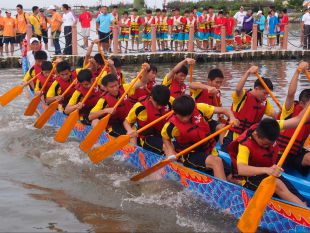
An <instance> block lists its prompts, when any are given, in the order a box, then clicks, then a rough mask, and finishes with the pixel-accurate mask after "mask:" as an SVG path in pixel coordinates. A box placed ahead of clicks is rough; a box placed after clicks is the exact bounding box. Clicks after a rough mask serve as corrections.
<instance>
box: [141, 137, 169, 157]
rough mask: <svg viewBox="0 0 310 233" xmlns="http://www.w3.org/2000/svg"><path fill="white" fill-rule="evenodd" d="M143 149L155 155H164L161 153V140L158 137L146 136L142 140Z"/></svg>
mask: <svg viewBox="0 0 310 233" xmlns="http://www.w3.org/2000/svg"><path fill="white" fill-rule="evenodd" d="M142 147H143V148H144V149H146V150H148V151H152V152H154V153H156V154H160V155H162V154H164V151H163V138H162V137H161V136H160V135H147V136H145V138H144V140H143V146H142Z"/></svg>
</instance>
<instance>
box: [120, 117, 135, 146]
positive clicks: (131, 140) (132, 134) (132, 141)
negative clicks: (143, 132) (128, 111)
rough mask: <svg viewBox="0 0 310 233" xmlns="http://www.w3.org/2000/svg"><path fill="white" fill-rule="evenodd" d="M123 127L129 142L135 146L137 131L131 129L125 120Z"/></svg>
mask: <svg viewBox="0 0 310 233" xmlns="http://www.w3.org/2000/svg"><path fill="white" fill-rule="evenodd" d="M123 125H124V128H125V129H126V131H127V135H129V136H130V142H131V143H132V144H134V145H136V144H137V137H138V134H137V131H136V130H135V129H133V128H132V127H131V125H130V124H129V122H128V121H127V119H125V120H124V122H123Z"/></svg>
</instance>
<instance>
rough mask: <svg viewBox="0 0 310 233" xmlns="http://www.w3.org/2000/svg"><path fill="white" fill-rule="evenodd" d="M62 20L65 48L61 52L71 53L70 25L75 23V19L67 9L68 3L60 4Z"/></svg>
mask: <svg viewBox="0 0 310 233" xmlns="http://www.w3.org/2000/svg"><path fill="white" fill-rule="evenodd" d="M62 11H63V12H64V13H63V15H62V21H63V26H64V36H65V42H66V45H65V48H64V50H63V54H65V55H72V26H73V25H75V24H76V19H75V17H74V15H73V13H72V12H71V10H70V9H69V6H68V4H62Z"/></svg>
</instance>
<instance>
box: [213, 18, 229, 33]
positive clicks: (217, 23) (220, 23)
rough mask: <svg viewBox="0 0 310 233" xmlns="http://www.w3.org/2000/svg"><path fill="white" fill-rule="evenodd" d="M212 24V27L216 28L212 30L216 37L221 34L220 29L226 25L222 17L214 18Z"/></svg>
mask: <svg viewBox="0 0 310 233" xmlns="http://www.w3.org/2000/svg"><path fill="white" fill-rule="evenodd" d="M214 24H215V25H214V26H216V27H215V29H214V33H215V34H216V35H220V34H221V27H222V26H225V25H226V19H225V18H224V17H222V18H215V20H214Z"/></svg>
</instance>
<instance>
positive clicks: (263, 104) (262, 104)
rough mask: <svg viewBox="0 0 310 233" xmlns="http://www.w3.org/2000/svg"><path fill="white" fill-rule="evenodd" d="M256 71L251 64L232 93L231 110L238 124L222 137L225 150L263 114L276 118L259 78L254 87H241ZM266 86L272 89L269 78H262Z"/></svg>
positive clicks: (255, 67) (257, 121) (258, 120)
mask: <svg viewBox="0 0 310 233" xmlns="http://www.w3.org/2000/svg"><path fill="white" fill-rule="evenodd" d="M257 72H258V67H257V66H252V67H251V68H250V69H248V70H247V72H245V74H244V75H243V77H242V78H241V79H240V81H239V82H238V84H237V86H236V90H235V91H234V92H233V93H232V101H233V104H232V110H233V112H234V115H235V117H236V118H237V119H238V120H239V121H240V124H239V126H233V127H231V128H230V130H229V131H228V133H227V134H226V136H225V137H224V139H223V144H222V150H223V151H225V152H227V146H228V145H229V143H231V142H232V141H233V140H234V139H236V138H237V137H238V136H239V135H240V134H242V133H243V132H244V131H245V130H247V129H248V128H249V127H251V126H252V125H253V124H256V123H259V122H260V120H261V119H262V118H263V116H264V115H267V116H270V117H272V118H277V115H278V114H277V113H276V111H275V110H274V109H273V107H272V105H271V103H270V101H269V100H268V99H267V97H268V91H267V90H265V88H264V87H263V85H262V84H261V82H260V81H259V79H257V80H256V81H255V83H254V89H252V90H251V89H250V90H247V91H246V90H245V89H243V87H244V85H245V83H246V81H247V79H248V78H249V76H250V75H251V74H255V73H257ZM263 80H264V82H265V83H266V85H267V87H268V88H269V89H270V90H273V85H272V82H271V80H270V79H268V78H263Z"/></svg>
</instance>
